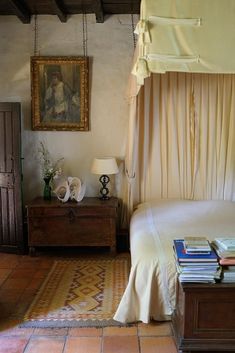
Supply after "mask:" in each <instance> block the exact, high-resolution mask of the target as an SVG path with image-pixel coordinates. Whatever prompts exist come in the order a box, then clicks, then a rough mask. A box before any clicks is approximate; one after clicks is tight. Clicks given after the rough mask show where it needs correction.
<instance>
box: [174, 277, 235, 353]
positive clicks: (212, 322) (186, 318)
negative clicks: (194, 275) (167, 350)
mask: <svg viewBox="0 0 235 353" xmlns="http://www.w3.org/2000/svg"><path fill="white" fill-rule="evenodd" d="M173 328H174V333H175V338H176V344H177V347H178V349H179V350H181V351H182V353H190V352H195V351H196V352H235V284H234V283H228V284H225V283H213V284H200V283H184V284H182V283H179V282H178V288H177V303H176V310H175V313H174V315H173Z"/></svg>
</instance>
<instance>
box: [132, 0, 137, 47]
mask: <svg viewBox="0 0 235 353" xmlns="http://www.w3.org/2000/svg"><path fill="white" fill-rule="evenodd" d="M131 30H132V36H133V45H134V49H135V48H136V36H135V23H134V4H133V0H132V1H131Z"/></svg>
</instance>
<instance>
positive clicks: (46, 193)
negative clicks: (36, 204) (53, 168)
mask: <svg viewBox="0 0 235 353" xmlns="http://www.w3.org/2000/svg"><path fill="white" fill-rule="evenodd" d="M44 182H45V184H44V190H43V198H44V200H51V186H50V182H51V178H44Z"/></svg>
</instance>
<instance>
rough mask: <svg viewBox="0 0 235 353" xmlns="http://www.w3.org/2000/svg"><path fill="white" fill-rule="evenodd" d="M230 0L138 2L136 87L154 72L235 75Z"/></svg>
mask: <svg viewBox="0 0 235 353" xmlns="http://www.w3.org/2000/svg"><path fill="white" fill-rule="evenodd" d="M234 18H235V1H234V0H223V1H221V0H193V1H191V0H190V1H189V0H142V2H141V11H140V21H139V23H138V24H137V27H136V30H135V32H136V33H137V34H138V35H139V36H138V46H137V55H136V61H135V63H134V67H133V71H132V73H133V74H134V75H136V77H137V82H138V84H140V85H142V84H143V83H144V78H146V77H148V76H150V74H151V72H153V73H165V72H167V71H177V72H195V73H196V72H200V73H235V20H234Z"/></svg>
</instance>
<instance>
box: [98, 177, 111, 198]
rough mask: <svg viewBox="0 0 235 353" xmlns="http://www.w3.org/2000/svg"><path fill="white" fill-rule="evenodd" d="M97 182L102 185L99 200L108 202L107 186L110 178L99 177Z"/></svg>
mask: <svg viewBox="0 0 235 353" xmlns="http://www.w3.org/2000/svg"><path fill="white" fill-rule="evenodd" d="M99 181H100V182H101V184H102V188H101V189H100V194H101V196H100V200H109V198H110V197H109V196H108V194H109V189H108V188H107V184H108V183H109V181H110V178H109V177H108V175H101V177H100V178H99Z"/></svg>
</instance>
